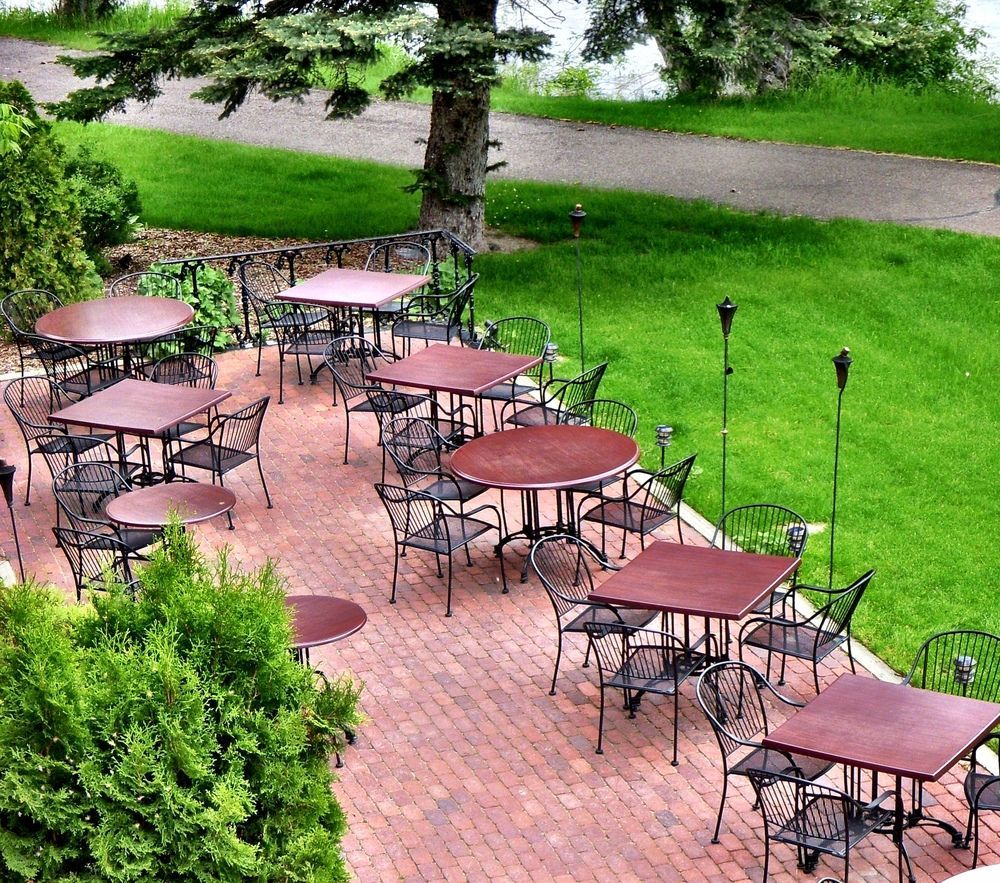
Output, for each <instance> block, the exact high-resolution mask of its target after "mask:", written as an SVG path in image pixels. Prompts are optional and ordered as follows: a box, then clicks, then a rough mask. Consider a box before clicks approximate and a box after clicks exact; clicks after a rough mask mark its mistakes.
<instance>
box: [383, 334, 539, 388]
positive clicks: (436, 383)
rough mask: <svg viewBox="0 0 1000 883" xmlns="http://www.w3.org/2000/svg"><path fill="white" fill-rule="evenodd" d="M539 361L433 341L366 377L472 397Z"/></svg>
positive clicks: (392, 384) (520, 372)
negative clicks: (433, 342)
mask: <svg viewBox="0 0 1000 883" xmlns="http://www.w3.org/2000/svg"><path fill="white" fill-rule="evenodd" d="M541 361H542V359H541V356H518V355H514V354H513V353H495V352H493V351H492V350H476V349H469V348H468V347H464V346H448V345H447V344H444V343H435V344H432V345H431V346H429V347H425V348H424V349H422V350H418V351H417V352H415V353H414V354H413V355H412V356H407V357H406V358H405V359H400V360H399V361H398V362H392V363H391V364H388V365H383V366H382V367H381V368H379V369H378V370H377V371H373V372H372V373H371V374H369V375H368V379H369V380H374V381H375V382H376V383H384V384H386V385H387V386H408V387H413V388H416V389H431V390H435V391H436V392H450V393H454V394H455V395H463V396H475V395H479V394H480V393H482V392H486V390H488V389H491V388H492V387H494V386H496V385H497V384H499V383H503V382H504V381H505V380H510V379H511V378H512V377H517V375H518V374H522V373H524V372H525V371H527V370H528V369H529V368H533V367H534V366H535V365H537V364H538V363H539V362H541Z"/></svg>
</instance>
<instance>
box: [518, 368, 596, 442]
mask: <svg viewBox="0 0 1000 883" xmlns="http://www.w3.org/2000/svg"><path fill="white" fill-rule="evenodd" d="M607 368H608V365H607V362H602V363H601V364H600V365H595V366H594V367H593V368H588V369H587V370H586V371H584V372H582V373H581V374H578V375H577V376H576V377H572V378H570V379H569V380H564V379H561V378H558V377H557V378H553V379H552V380H549V381H547V382H546V383H544V384H543V385H542V388H541V390H540V392H539V399H538V400H537V401H526V400H525V401H522V400H521V399H513V400H511V401H509V402H506V403H505V404H504V406H503V408H502V409H501V411H500V426H501V428H502V427H503V426H545V425H547V424H553V423H559V422H560V420H561V418H562V415H563V413H564V412H565V411H568V410H569V409H571V408H575V407H576V406H577V405H579V404H580V403H581V402H586V401H589V400H591V399H594V398H596V397H597V388H598V387H599V386H600V385H601V380H602V378H603V377H604V372H605V371H606V370H607Z"/></svg>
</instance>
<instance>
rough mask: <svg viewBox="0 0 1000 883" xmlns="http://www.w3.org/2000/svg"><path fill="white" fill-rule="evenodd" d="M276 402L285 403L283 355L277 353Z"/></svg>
mask: <svg viewBox="0 0 1000 883" xmlns="http://www.w3.org/2000/svg"><path fill="white" fill-rule="evenodd" d="M278 404H279V405H283V404H285V355H284V353H279V354H278Z"/></svg>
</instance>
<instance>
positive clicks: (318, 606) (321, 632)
mask: <svg viewBox="0 0 1000 883" xmlns="http://www.w3.org/2000/svg"><path fill="white" fill-rule="evenodd" d="M285 606H286V607H289V608H291V610H292V611H293V612H292V617H293V619H292V622H293V626H294V628H295V637H294V639H293V643H292V646H293V647H294V648H295V649H296V650H302V649H305V648H306V647H318V646H320V645H321V644H332V643H333V642H334V641H340V640H343V639H344V638H346V637H348V636H349V635H353V634H354V633H355V632H356V631H359V630H360V629H361V628H362V627H363V626H364V624H365V623H366V622H368V614H367V613H365V611H364V608H362V607H361V606H360V605H359V604H355V603H354V602H353V601H348V600H347V599H346V598H331V597H329V596H327V595H286V596H285Z"/></svg>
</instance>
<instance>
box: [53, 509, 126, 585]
mask: <svg viewBox="0 0 1000 883" xmlns="http://www.w3.org/2000/svg"><path fill="white" fill-rule="evenodd" d="M52 532H53V533H54V534H55V535H56V543H57V544H58V545H59V548H60V549H62V550H63V553H64V554H65V555H66V560H67V561H69V567H70V570H71V571H72V572H73V582H74V583H76V600H77V601H79V600H80V598H81V597H82V596H83V591H84V589H88V588H89V589H97V590H101V591H107V590H108V589H110V588H111V587H112V586H119V585H124V586H126V587H130V586H133V584H134V580H133V577H132V570H131V567H130V566H129V549H128V547H127V546H126V545H125V544H124V543H122V542H121V541H120V540H119V539H118V538H117V537H114V536H109V535H107V534H99V533H94V532H92V531H86V530H73V529H71V528H66V527H54V528H52Z"/></svg>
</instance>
